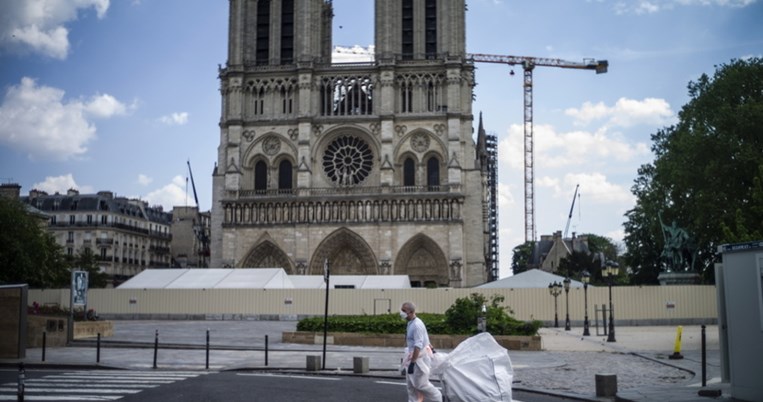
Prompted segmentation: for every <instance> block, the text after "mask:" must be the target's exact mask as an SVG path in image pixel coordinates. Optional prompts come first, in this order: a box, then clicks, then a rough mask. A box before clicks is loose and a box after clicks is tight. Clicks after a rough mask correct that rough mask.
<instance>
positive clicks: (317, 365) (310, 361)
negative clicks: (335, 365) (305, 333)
mask: <svg viewBox="0 0 763 402" xmlns="http://www.w3.org/2000/svg"><path fill="white" fill-rule="evenodd" d="M306 369H307V371H319V370H320V369H321V357H320V356H318V355H308V356H307V367H306Z"/></svg>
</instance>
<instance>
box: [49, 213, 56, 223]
mask: <svg viewBox="0 0 763 402" xmlns="http://www.w3.org/2000/svg"><path fill="white" fill-rule="evenodd" d="M50 224H51V225H55V224H56V216H55V215H52V216H51V217H50Z"/></svg>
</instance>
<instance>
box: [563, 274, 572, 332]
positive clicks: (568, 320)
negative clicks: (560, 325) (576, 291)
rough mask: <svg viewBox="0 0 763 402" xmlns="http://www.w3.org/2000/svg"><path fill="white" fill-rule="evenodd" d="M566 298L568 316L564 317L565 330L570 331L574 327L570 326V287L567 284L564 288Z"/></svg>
mask: <svg viewBox="0 0 763 402" xmlns="http://www.w3.org/2000/svg"><path fill="white" fill-rule="evenodd" d="M564 298H565V302H564V304H565V307H566V309H567V312H566V317H565V319H564V330H565V331H569V330H570V329H572V327H571V326H570V288H569V287H568V285H566V284H565V289H564Z"/></svg>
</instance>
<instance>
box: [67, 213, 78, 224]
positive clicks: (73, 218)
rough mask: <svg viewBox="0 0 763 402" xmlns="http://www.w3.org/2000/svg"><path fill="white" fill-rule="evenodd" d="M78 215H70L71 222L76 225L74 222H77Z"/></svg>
mask: <svg viewBox="0 0 763 402" xmlns="http://www.w3.org/2000/svg"><path fill="white" fill-rule="evenodd" d="M76 219H77V218H76V217H75V216H74V215H69V224H70V225H74V222H76Z"/></svg>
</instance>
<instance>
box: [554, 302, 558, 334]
mask: <svg viewBox="0 0 763 402" xmlns="http://www.w3.org/2000/svg"><path fill="white" fill-rule="evenodd" d="M558 297H559V295H557V294H555V295H554V328H559V314H558V313H557V303H556V301H557V299H558Z"/></svg>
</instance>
